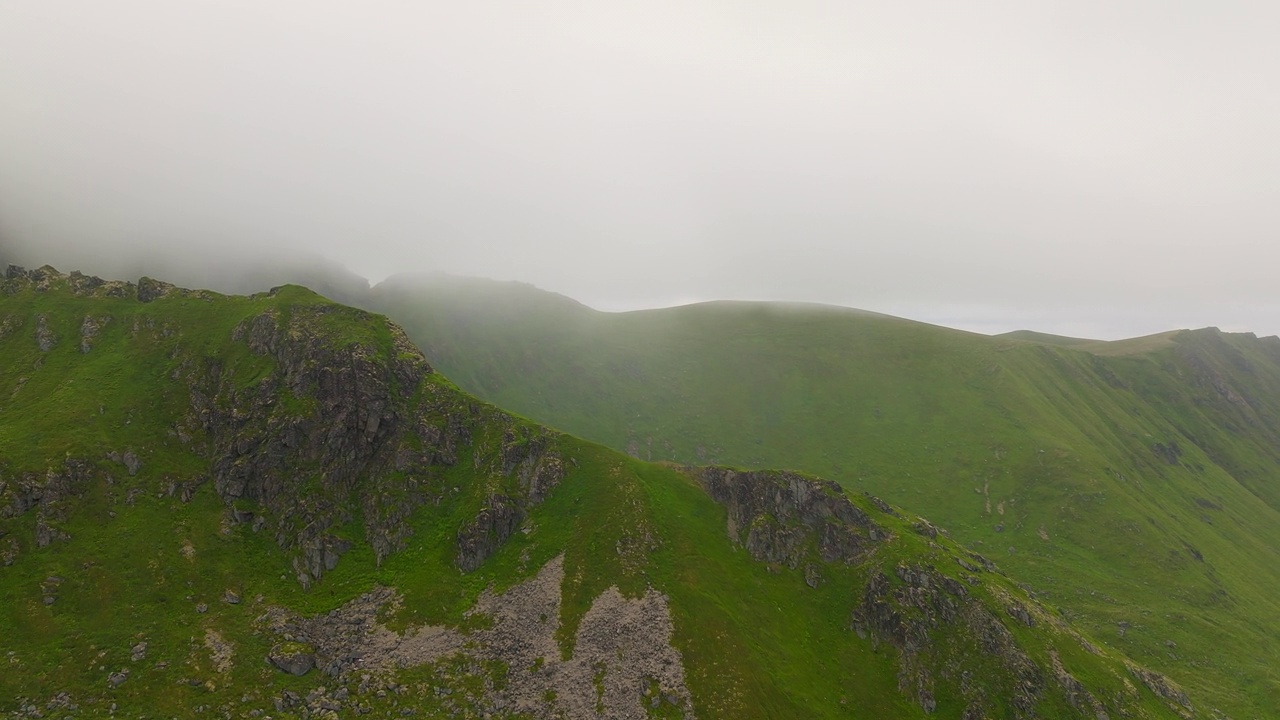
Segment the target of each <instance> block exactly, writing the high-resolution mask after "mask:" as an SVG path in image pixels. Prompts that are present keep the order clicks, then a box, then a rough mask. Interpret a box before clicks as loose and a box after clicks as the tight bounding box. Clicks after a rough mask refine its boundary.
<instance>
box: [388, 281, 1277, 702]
mask: <svg viewBox="0 0 1280 720" xmlns="http://www.w3.org/2000/svg"><path fill="white" fill-rule="evenodd" d="M371 305H372V306H373V307H376V308H378V309H379V311H381V312H385V313H387V314H388V315H390V316H391V317H394V318H395V319H396V320H397V321H398V322H399V323H401V324H402V325H403V327H404V328H405V329H406V331H407V332H408V333H409V335H410V337H412V338H414V339H415V340H416V341H418V342H420V343H421V344H422V345H423V347H424V349H425V352H426V353H427V356H428V358H429V359H430V360H431V362H433V363H434V364H435V365H436V366H437V367H439V368H440V369H441V371H442V372H444V373H445V374H446V375H448V376H449V377H450V378H452V379H453V380H454V381H456V382H457V383H458V384H459V386H460V387H462V388H464V389H466V390H467V391H469V392H472V393H475V394H476V395H477V396H479V397H481V398H484V399H486V400H489V401H491V402H494V403H496V404H498V405H500V406H502V407H504V408H508V409H510V410H512V411H514V412H517V413H520V414H521V415H524V416H526V417H529V418H532V419H534V420H536V421H538V422H542V423H546V424H548V425H550V426H553V427H556V428H558V429H561V430H563V431H566V432H570V433H573V434H576V435H579V436H581V437H584V438H587V439H589V440H593V441H596V442H600V443H603V444H605V445H608V446H610V447H613V448H615V449H618V450H622V451H625V452H627V453H628V454H630V455H632V456H634V457H637V458H642V459H646V460H669V461H675V462H681V463H712V464H729V465H734V466H741V467H753V468H754V467H784V468H794V469H798V470H802V471H805V472H811V473H816V474H818V475H821V476H824V477H827V478H830V479H832V480H834V481H836V482H838V483H839V484H841V485H842V486H843V487H845V488H846V489H848V490H851V491H854V492H864V491H865V492H870V493H873V494H875V495H878V496H881V497H884V498H886V499H887V500H889V501H890V502H893V503H894V504H897V505H901V506H903V507H907V508H910V509H911V510H912V511H914V512H919V513H921V514H923V515H924V516H926V517H929V518H931V519H932V520H934V521H936V522H938V523H940V524H941V525H942V526H944V527H946V528H947V529H949V530H950V531H951V533H952V535H953V537H955V538H956V539H957V540H960V541H961V542H963V543H966V544H968V545H969V546H971V547H973V548H975V549H978V550H979V551H980V552H983V553H985V554H987V555H988V556H990V557H992V558H994V559H997V560H998V562H999V563H1000V565H1001V566H1002V567H1004V568H1006V569H1007V570H1008V571H1009V572H1010V575H1011V576H1013V577H1016V578H1017V579H1018V580H1019V581H1022V582H1024V583H1026V584H1027V587H1029V588H1030V589H1031V590H1032V591H1033V592H1034V593H1035V594H1036V596H1037V597H1038V598H1040V599H1041V600H1042V601H1043V602H1044V603H1046V604H1047V605H1050V606H1052V607H1055V608H1059V609H1060V610H1061V612H1063V613H1064V615H1065V616H1067V617H1070V618H1072V619H1073V621H1075V622H1078V623H1080V624H1081V626H1083V627H1085V628H1088V630H1089V631H1090V632H1091V633H1092V634H1094V635H1095V636H1096V637H1098V638H1100V639H1101V641H1102V642H1104V643H1105V644H1107V645H1108V646H1110V647H1112V648H1116V649H1121V650H1123V651H1124V652H1126V653H1128V654H1130V655H1132V656H1133V657H1136V658H1140V659H1141V660H1142V661H1143V662H1145V663H1148V664H1150V665H1151V666H1153V667H1156V668H1158V669H1160V670H1161V671H1162V672H1165V673H1167V674H1168V675H1169V676H1171V677H1173V678H1175V679H1177V680H1178V681H1179V682H1181V683H1183V684H1184V685H1185V686H1186V687H1188V688H1191V689H1192V690H1193V692H1192V694H1193V695H1194V696H1197V697H1204V698H1206V700H1207V701H1208V702H1207V704H1208V707H1209V710H1210V712H1213V711H1215V710H1216V711H1217V712H1221V713H1223V714H1225V715H1228V716H1231V717H1236V718H1253V717H1270V716H1274V714H1275V712H1276V708H1278V707H1280V675H1277V673H1276V670H1275V668H1277V667H1280V339H1277V338H1256V337H1253V336H1251V335H1232V334H1227V333H1222V332H1219V331H1217V330H1215V329H1204V330H1195V331H1179V332H1173V333H1165V334H1163V335H1159V336H1153V337H1150V338H1139V339H1135V340H1129V341H1121V342H1113V343H1103V342H1096V341H1088V340H1081V339H1073V338H1058V337H1054V336H1045V335H1040V334H1036V333H1015V334H1011V335H1009V336H1003V337H987V336H983V335H976V334H971V333H965V332H960V331H955V330H950V329H946V328H940V327H935V326H930V325H925V324H921V323H916V322H911V321H908V320H903V319H899V318H893V317H888V316H883V315H876V314H873V313H865V312H859V311H854V310H847V309H842V308H832V307H824V306H806V305H782V304H772V303H741V302H717V303H705V304H699V305H692V306H685V307H678V308H670V309H664V310H652V311H638V312H627V313H603V312H597V311H595V310H592V309H590V308H588V307H585V306H583V305H581V304H579V303H576V302H574V301H572V300H570V299H568V298H564V297H562V296H558V295H554V294H551V293H546V292H542V291H539V290H537V289H535V288H533V287H531V286H528V285H522V284H519V283H494V282H489V281H480V280H469V279H461V278H449V277H443V276H436V277H420V278H393V279H391V280H389V281H387V282H385V283H383V284H382V285H379V286H378V287H376V288H374V291H373V296H372V300H371ZM1206 716H1212V715H1208V714H1206Z"/></svg>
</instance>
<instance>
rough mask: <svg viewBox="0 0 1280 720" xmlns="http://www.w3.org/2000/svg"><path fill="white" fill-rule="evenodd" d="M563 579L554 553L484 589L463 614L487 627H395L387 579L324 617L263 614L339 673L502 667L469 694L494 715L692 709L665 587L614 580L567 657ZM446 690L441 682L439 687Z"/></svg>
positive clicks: (367, 679) (394, 599)
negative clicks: (504, 584)
mask: <svg viewBox="0 0 1280 720" xmlns="http://www.w3.org/2000/svg"><path fill="white" fill-rule="evenodd" d="M563 581H564V559H563V557H557V558H555V559H554V560H552V561H551V562H549V563H547V564H546V565H545V566H544V567H543V568H542V569H541V570H540V571H539V572H538V574H537V575H536V576H534V577H533V578H530V579H529V580H527V581H525V582H523V583H521V584H519V585H516V586H514V587H512V588H511V589H509V590H507V591H506V592H504V593H501V594H495V593H491V592H486V593H484V594H483V595H482V596H481V597H480V599H479V600H478V601H477V602H476V605H475V607H474V608H472V609H471V610H470V611H469V612H468V619H469V620H473V621H474V625H476V626H478V627H481V628H482V629H477V630H473V631H469V632H464V631H459V630H455V629H453V628H447V627H441V626H419V627H416V628H410V629H408V630H406V631H404V632H403V633H396V632H393V631H392V630H390V629H388V628H387V627H386V626H385V625H383V624H382V623H381V622H380V621H379V619H378V614H379V612H381V611H382V610H383V609H384V608H386V609H394V607H396V606H397V605H398V604H399V603H400V602H401V599H400V597H399V595H398V594H397V593H396V592H395V591H394V590H392V589H390V588H385V587H379V588H375V589H374V590H373V591H371V592H369V593H367V594H365V595H362V596H361V597H359V598H356V599H355V600H353V601H351V602H349V603H347V604H346V605H344V606H343V607H341V608H339V609H337V610H334V611H333V612H331V613H329V614H327V615H322V616H318V617H314V618H297V617H292V616H290V615H288V614H287V613H285V612H283V611H280V610H275V611H272V612H271V613H268V615H266V616H264V618H263V620H264V622H266V623H267V624H268V626H269V628H270V629H271V630H272V631H273V632H275V633H276V634H278V635H279V636H280V637H281V639H282V641H283V644H284V645H288V646H289V647H290V648H297V647H298V646H300V645H302V646H310V648H312V649H313V651H314V656H315V663H316V666H317V667H318V668H319V669H320V670H321V671H323V672H324V673H326V674H328V675H330V676H332V677H333V678H335V679H336V680H337V681H338V682H341V683H349V682H355V681H357V680H359V681H360V683H361V685H362V686H368V685H370V684H371V683H372V684H379V683H385V679H386V678H388V677H389V676H390V675H392V674H393V673H394V671H397V670H404V669H409V668H418V667H424V666H433V665H440V666H441V667H444V666H449V667H459V666H464V667H467V668H469V669H471V670H475V669H483V668H493V667H495V666H501V667H505V670H506V671H505V675H504V676H502V677H501V679H500V680H497V681H494V679H493V678H490V680H489V681H487V682H485V683H484V684H483V686H484V689H483V691H482V692H480V696H479V697H475V696H474V694H473V696H472V698H471V701H472V702H473V703H476V704H478V705H479V706H480V707H482V708H483V709H484V712H490V713H492V714H494V715H495V716H501V715H505V714H528V715H532V716H534V717H539V718H543V717H545V718H569V719H571V720H576V719H578V718H600V717H608V718H619V719H622V720H628V719H631V718H645V717H648V716H649V713H650V712H651V711H653V710H656V709H659V708H660V707H661V706H662V705H663V704H664V703H665V704H667V705H671V706H674V708H678V709H679V710H680V711H681V713H682V715H683V716H684V717H686V718H692V717H693V716H694V714H693V710H692V703H691V700H690V696H689V691H688V689H687V687H686V686H685V675H684V666H683V664H682V663H681V659H680V655H679V653H678V652H677V651H676V650H675V649H674V648H673V647H672V645H671V636H672V632H673V626H672V622H671V614H670V612H669V610H668V607H667V599H666V597H665V596H664V595H662V594H661V593H658V592H656V591H654V590H652V589H650V590H648V591H647V592H646V593H645V595H644V596H643V597H640V598H626V597H623V595H622V594H621V593H620V592H619V591H618V590H617V589H616V588H610V589H608V590H606V591H605V592H604V593H601V595H600V596H599V597H597V598H596V599H595V601H594V602H593V603H592V606H591V608H590V609H589V610H588V611H587V613H586V615H585V616H584V617H583V618H582V621H581V624H580V625H579V628H578V632H577V635H576V642H575V645H574V650H573V654H572V657H570V658H568V659H563V658H562V657H561V654H560V647H559V645H558V643H557V642H556V632H557V629H558V627H559V622H560V602H561V590H560V588H561V584H562V582H563ZM469 624H470V623H469ZM482 671H483V670H482ZM446 674H447V673H446ZM450 692H452V691H451V690H449V689H447V688H445V689H437V695H448V694H449V693H450Z"/></svg>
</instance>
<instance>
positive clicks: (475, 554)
mask: <svg viewBox="0 0 1280 720" xmlns="http://www.w3.org/2000/svg"><path fill="white" fill-rule="evenodd" d="M482 462H483V458H482V457H481V456H477V457H476V464H477V467H480V465H481V463H482ZM497 464H498V469H499V472H500V474H501V475H504V476H508V477H514V478H515V479H516V484H517V492H515V493H509V492H507V491H495V492H492V493H490V494H489V496H488V498H487V500H486V502H485V505H484V506H483V507H482V508H481V509H480V512H479V513H477V515H476V516H475V518H473V519H472V520H471V521H470V522H468V523H467V524H466V525H464V526H463V527H462V529H461V530H460V531H458V542H457V547H458V553H457V556H456V558H455V560H454V563H455V564H456V565H457V566H458V569H460V570H462V571H463V572H471V571H473V570H475V569H476V568H478V567H480V565H481V563H483V562H484V561H485V560H487V559H488V558H489V556H491V555H493V553H494V552H496V551H497V549H498V548H500V547H502V544H503V543H505V542H506V541H507V538H509V537H511V534H512V533H514V532H515V531H516V528H518V527H519V526H520V523H521V521H523V520H524V518H525V515H526V512H527V510H528V508H529V507H531V506H533V505H536V504H538V503H540V502H542V500H543V499H544V498H545V497H546V495H547V493H548V492H550V491H551V489H552V488H554V487H555V486H556V485H558V484H559V483H560V481H561V480H562V479H564V473H565V469H564V461H563V459H562V458H561V457H560V455H559V453H558V452H556V451H555V450H554V448H553V447H552V443H551V437H550V436H549V435H546V434H544V433H536V434H533V435H532V436H530V435H529V434H528V431H527V430H526V432H525V433H518V432H517V431H516V430H515V429H513V428H507V429H506V431H505V432H504V433H503V438H502V445H501V448H500V450H499V453H498V463H497Z"/></svg>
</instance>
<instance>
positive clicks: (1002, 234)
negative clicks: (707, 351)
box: [0, 0, 1280, 338]
mask: <svg viewBox="0 0 1280 720" xmlns="http://www.w3.org/2000/svg"><path fill="white" fill-rule="evenodd" d="M1278 13H1280V11H1277V10H1276V9H1274V8H1271V7H1267V6H1260V5H1257V4H1248V3H1235V2H1232V3H1220V4H1215V5H1214V6H1213V7H1208V6H1199V5H1185V4H1175V5H1169V4H1166V3H1160V4H1156V3H1146V2H1140V3H1128V4H1126V5H1125V6H1123V7H1117V6H1115V5H1114V4H1111V3H1097V2H1084V3H1072V4H1070V5H1034V6H1027V5H1025V4H1021V5H1019V4H1007V3H995V2H983V3H978V4H976V5H974V4H970V5H966V6H965V7H964V8H963V9H960V8H956V7H951V6H948V5H946V4H943V3H932V2H908V3H900V4H895V5H893V6H891V7H884V8H877V7H870V6H856V7H831V6H827V5H824V4H820V3H808V4H801V5H794V4H793V5H788V6H786V7H785V8H784V7H781V6H779V7H764V6H755V5H748V6H743V5H741V4H733V3H724V2H718V1H714V0H699V1H698V2H694V3H662V2H659V3H656V4H655V3H632V2H624V3H621V4H612V5H610V6H608V7H590V8H583V7H580V6H576V5H572V4H569V3H563V2H552V3H543V4H539V5H538V6H537V7H534V6H529V7H519V6H517V7H513V6H510V5H509V4H505V3H492V2H478V3H468V4H465V5H463V6H456V5H450V6H446V5H440V4H435V3H426V4H421V5H415V6H407V5H405V6H401V5H387V4H377V3H375V4H373V5H362V6H359V7H355V6H333V7H324V8H318V7H316V6H314V5H312V4H302V3H297V2H290V1H285V0H272V1H270V2H265V3H261V2H259V3H252V4H250V3H248V2H239V1H237V2H223V3H216V4H201V5H198V6H191V5H174V4H171V3H160V2H156V0H126V1H125V2H121V3H112V4H110V5H102V6H98V7H82V6H81V5H80V4H72V3H69V2H59V1H52V2H42V3H13V4H10V5H9V6H8V7H7V8H6V9H5V11H4V21H3V22H0V97H3V98H5V100H6V102H5V106H6V112H5V113H4V114H3V116H2V117H0V235H2V236H4V237H7V238H9V240H10V242H12V243H13V244H14V245H15V246H16V247H20V248H21V249H22V252H21V253H20V254H21V255H22V256H23V257H24V258H26V257H33V258H38V259H36V260H34V262H39V263H43V262H55V263H56V264H58V265H60V266H63V267H74V266H76V265H90V264H99V265H102V266H103V267H106V268H111V267H122V268H126V267H128V264H127V263H126V262H123V259H126V258H142V259H149V258H152V257H153V256H155V255H157V254H165V253H168V254H171V255H175V256H179V257H187V256H188V255H189V254H191V253H195V255H196V256H197V258H199V259H198V260H197V261H196V262H198V263H199V264H200V266H201V267H204V266H208V265H209V264H210V260H209V258H210V257H214V258H216V257H219V256H233V255H252V254H254V253H256V252H257V251H259V250H263V249H270V250H272V251H274V252H277V253H281V254H284V255H285V256H287V257H291V256H293V255H295V254H300V253H309V254H316V255H321V256H324V257H329V258H332V259H333V260H334V261H335V262H337V263H339V264H341V265H342V266H344V267H347V268H349V269H350V270H351V271H352V272H354V273H356V274H358V275H360V276H362V277H366V278H369V279H371V280H372V281H374V282H377V281H379V280H381V279H382V278H384V277H387V276H389V275H392V274H395V273H397V272H401V271H403V270H406V269H408V270H441V271H447V272H452V273H457V274H462V275H477V276H484V277H493V278H498V279H514V280H524V281H528V282H532V283H535V284H537V285H538V286H539V287H543V288H546V289H549V290H552V291H555V292H559V293H563V294H566V295H568V296H570V297H573V298H576V299H578V300H580V301H583V302H585V303H587V304H589V305H591V306H593V307H598V308H601V309H608V310H618V309H634V308H641V307H655V306H664V305H672V304H677V303H681V302H689V301H695V300H711V299H760V300H791V301H810V302H825V303H832V304H838V305H846V306H852V307H860V308H867V309H870V310H876V311H882V312H888V313H891V314H897V315H905V316H909V317H914V318H918V319H921V320H926V321H929V322H935V323H939V324H943V325H949V326H957V327H963V328H966V329H973V330H979V331H983V332H1002V331H1007V330H1013V329H1017V328H1022V327H1030V328H1034V329H1037V330H1043V331H1046V332H1054V333H1059V334H1066V335H1083V336H1089V337H1107V338H1113V337H1122V336H1131V335H1141V334H1146V333H1151V332H1157V331H1161V330H1166V329H1169V328H1175V327H1197V326H1203V325H1218V326H1221V327H1223V328H1224V329H1232V330H1253V331H1256V332H1260V333H1264V334H1270V333H1275V332H1278V331H1280V326H1278V325H1277V324H1276V323H1277V321H1276V320H1275V318H1276V317H1280V312H1277V310H1278V309H1280V291H1277V290H1276V287H1277V284H1276V283H1275V282H1274V279H1273V277H1272V275H1273V271H1272V268H1274V267H1275V265H1276V260H1277V257H1276V251H1275V249H1274V247H1275V245H1274V243H1272V242H1269V240H1268V239H1269V238H1271V237H1274V236H1275V235H1276V232H1277V230H1280V216H1278V215H1277V213H1276V210H1275V207H1276V203H1275V202H1274V197H1273V196H1274V191H1275V188H1276V187H1278V186H1280V185H1278V183H1280V175H1278V174H1277V172H1278V171H1277V169H1276V168H1280V162H1276V160H1277V159H1280V158H1277V157H1276V153H1277V150H1276V148H1275V144H1274V142H1272V138H1271V136H1272V129H1273V128H1274V127H1275V126H1276V124H1277V121H1278V120H1280V106H1278V105H1277V104H1276V103H1275V102H1274V101H1273V100H1272V98H1273V95H1274V93H1272V92H1271V88H1274V87H1276V85H1277V84H1278V83H1280V48H1277V46H1276V45H1275V43H1274V42H1273V41H1272V38H1273V36H1274V32H1273V29H1274V28H1275V27H1276V24H1277V22H1278V21H1280V17H1278ZM81 255H92V256H93V258H94V259H93V260H92V261H91V262H90V261H85V262H68V261H66V260H64V259H62V258H66V257H79V256H81ZM46 258H48V259H46ZM27 262H32V261H31V260H28V261H27ZM113 263H114V264H113ZM171 267H172V268H173V272H174V273H179V272H191V271H190V269H189V268H188V266H186V265H172V266H171ZM86 270H88V271H92V269H91V268H86ZM121 272H123V270H121ZM197 279H198V278H197Z"/></svg>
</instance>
